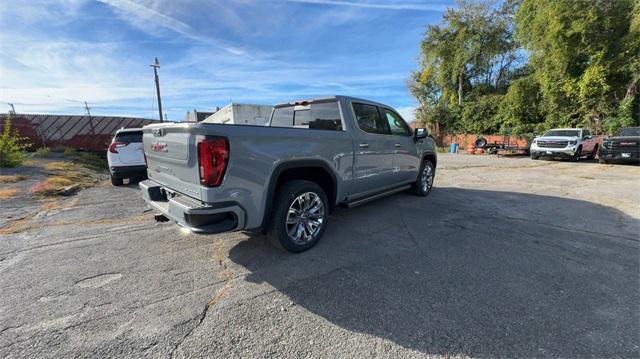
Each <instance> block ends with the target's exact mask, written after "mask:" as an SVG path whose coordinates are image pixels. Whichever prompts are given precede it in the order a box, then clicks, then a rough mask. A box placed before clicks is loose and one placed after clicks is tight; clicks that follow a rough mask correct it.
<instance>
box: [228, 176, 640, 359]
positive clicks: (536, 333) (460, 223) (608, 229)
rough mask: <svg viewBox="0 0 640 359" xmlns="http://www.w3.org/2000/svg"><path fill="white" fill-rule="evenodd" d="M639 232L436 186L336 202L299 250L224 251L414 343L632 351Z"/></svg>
mask: <svg viewBox="0 0 640 359" xmlns="http://www.w3.org/2000/svg"><path fill="white" fill-rule="evenodd" d="M638 233H640V223H639V221H638V220H637V219H635V218H633V217H630V216H628V215H626V214H625V213H623V212H621V211H618V210H616V209H613V208H609V207H605V206H602V205H599V204H595V203H591V202H586V201H580V200H573V199H564V198H558V197H548V196H540V195H531V194H521V193H513V192H496V191H481V190H471V189H462V188H453V187H450V188H446V187H445V188H442V187H441V188H434V191H433V192H432V193H431V195H430V196H429V197H427V198H426V199H422V198H416V197H412V196H410V195H406V194H400V195H396V196H393V197H389V198H386V199H382V200H379V201H377V202H373V203H371V204H368V205H365V206H362V207H358V208H355V209H351V210H344V209H340V210H338V211H337V212H336V213H335V214H334V215H333V216H332V217H331V221H330V227H328V228H327V231H326V233H325V236H324V238H323V239H322V241H321V242H320V243H319V244H318V245H317V246H316V247H315V248H313V249H312V250H310V251H307V252H305V253H302V254H297V255H289V254H284V253H282V252H280V251H278V250H275V249H273V248H272V247H271V246H270V245H269V243H268V241H267V240H265V238H264V237H262V236H253V237H250V238H249V239H248V240H246V241H243V242H240V243H239V244H238V245H236V246H235V247H233V248H232V249H231V251H230V259H231V261H233V262H234V263H237V264H239V265H241V266H243V267H245V268H246V269H247V270H248V271H249V274H248V275H247V276H246V280H247V281H249V282H255V283H268V284H269V285H271V286H273V287H274V288H276V289H277V290H278V291H279V292H280V293H282V294H283V295H285V296H287V297H288V298H289V299H290V300H291V301H292V302H293V303H295V304H296V305H297V306H300V307H302V308H304V309H306V310H308V311H310V312H312V313H315V314H316V315H318V316H320V317H322V318H324V319H326V320H327V321H328V322H330V323H332V324H333V325H337V326H339V327H341V328H343V329H345V330H347V331H350V332H356V333H364V334H368V335H372V336H375V337H378V338H382V339H385V340H389V341H391V342H394V343H396V344H398V345H400V346H402V347H404V348H407V349H411V350H416V351H419V352H422V353H425V354H439V355H451V356H454V355H469V356H480V357H496V356H497V357H512V356H517V357H523V356H524V357H533V356H545V357H548V356H553V357H581V356H596V357H608V356H636V355H638V349H637V348H638V338H639V337H640V332H639V329H638V325H637V324H638V323H639V322H640V314H639V313H640V310H639V309H640V305H639V304H638V303H640V294H639V293H640V290H639V283H638V273H639V272H640V266H639V262H638V258H639V254H640V246H639V242H638Z"/></svg>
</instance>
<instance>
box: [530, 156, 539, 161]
mask: <svg viewBox="0 0 640 359" xmlns="http://www.w3.org/2000/svg"><path fill="white" fill-rule="evenodd" d="M538 158H540V157H538V156H534V155H531V159H532V160H537V159H538Z"/></svg>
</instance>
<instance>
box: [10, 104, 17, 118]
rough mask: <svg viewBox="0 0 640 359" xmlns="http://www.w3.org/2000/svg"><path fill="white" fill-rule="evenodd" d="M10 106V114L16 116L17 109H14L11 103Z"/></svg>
mask: <svg viewBox="0 0 640 359" xmlns="http://www.w3.org/2000/svg"><path fill="white" fill-rule="evenodd" d="M9 106H10V107H11V111H10V112H9V113H10V114H12V115H15V114H16V108H15V107H13V104H12V103H10V104H9Z"/></svg>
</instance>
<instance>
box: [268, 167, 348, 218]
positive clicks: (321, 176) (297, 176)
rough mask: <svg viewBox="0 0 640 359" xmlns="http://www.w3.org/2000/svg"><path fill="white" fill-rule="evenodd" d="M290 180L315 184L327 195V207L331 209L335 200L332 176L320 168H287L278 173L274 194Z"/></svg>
mask: <svg viewBox="0 0 640 359" xmlns="http://www.w3.org/2000/svg"><path fill="white" fill-rule="evenodd" d="M291 180H307V181H311V182H315V183H317V184H318V185H319V186H320V187H321V188H322V189H323V190H324V193H326V195H327V199H328V200H329V206H330V207H331V209H333V206H334V204H335V198H336V188H335V181H334V178H333V176H332V175H331V174H330V173H329V172H328V171H327V170H326V169H324V168H322V167H313V166H312V167H296V168H289V169H286V170H284V171H282V172H281V173H280V176H278V180H277V181H276V188H275V189H276V192H277V191H278V190H279V189H280V187H281V186H282V185H283V184H285V183H287V182H289V181H291Z"/></svg>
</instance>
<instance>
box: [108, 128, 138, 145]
mask: <svg viewBox="0 0 640 359" xmlns="http://www.w3.org/2000/svg"><path fill="white" fill-rule="evenodd" d="M113 142H124V143H132V142H142V131H127V132H120V133H117V134H116V137H115V138H114V139H113Z"/></svg>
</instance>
